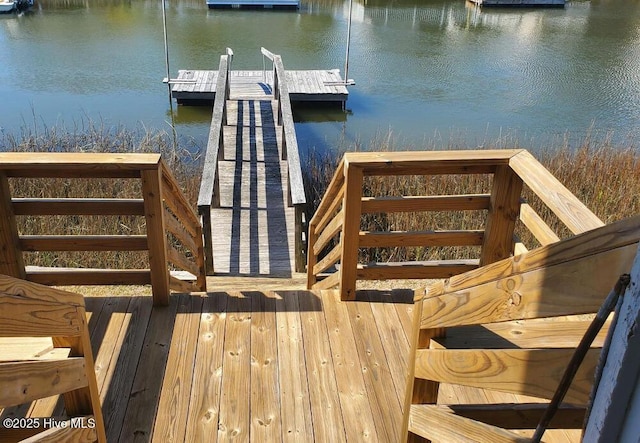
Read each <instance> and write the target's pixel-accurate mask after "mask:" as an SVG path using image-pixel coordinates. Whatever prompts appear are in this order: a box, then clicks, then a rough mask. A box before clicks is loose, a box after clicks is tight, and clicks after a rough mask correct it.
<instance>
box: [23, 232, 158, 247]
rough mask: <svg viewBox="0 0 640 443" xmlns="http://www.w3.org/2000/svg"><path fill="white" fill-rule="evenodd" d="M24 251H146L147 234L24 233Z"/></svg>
mask: <svg viewBox="0 0 640 443" xmlns="http://www.w3.org/2000/svg"><path fill="white" fill-rule="evenodd" d="M20 248H21V249H22V250H23V251H146V250H147V249H148V245H147V236H146V235H22V236H20Z"/></svg>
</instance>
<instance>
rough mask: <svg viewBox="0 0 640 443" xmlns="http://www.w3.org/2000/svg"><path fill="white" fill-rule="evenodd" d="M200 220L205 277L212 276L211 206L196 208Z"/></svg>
mask: <svg viewBox="0 0 640 443" xmlns="http://www.w3.org/2000/svg"><path fill="white" fill-rule="evenodd" d="M198 210H199V211H200V217H201V219H202V233H203V235H202V237H203V238H204V242H203V243H204V267H205V270H206V274H207V275H213V274H214V272H215V271H214V267H213V239H212V236H211V233H212V231H211V206H201V207H199V208H198Z"/></svg>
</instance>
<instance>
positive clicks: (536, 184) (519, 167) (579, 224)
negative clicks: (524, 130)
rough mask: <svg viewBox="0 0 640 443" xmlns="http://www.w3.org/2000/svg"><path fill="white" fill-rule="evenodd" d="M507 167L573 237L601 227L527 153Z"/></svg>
mask: <svg viewBox="0 0 640 443" xmlns="http://www.w3.org/2000/svg"><path fill="white" fill-rule="evenodd" d="M509 167H510V168H511V169H513V171H514V172H515V173H516V174H518V176H520V178H521V179H522V180H523V181H524V183H526V185H527V186H528V187H529V189H531V190H532V191H533V193H534V194H536V195H537V196H538V197H540V199H541V200H542V201H543V202H544V204H545V205H547V207H548V208H549V209H551V211H552V212H553V213H554V214H556V215H557V216H558V218H559V219H560V221H562V223H564V224H565V225H566V226H567V227H568V228H569V230H570V231H571V232H573V233H574V234H579V233H581V232H585V231H589V230H591V229H596V228H599V227H601V226H604V223H603V222H602V220H600V219H599V218H598V217H597V216H596V215H595V214H593V212H591V211H590V210H589V208H587V207H586V206H585V205H584V203H582V202H581V201H580V200H578V198H577V197H576V196H575V195H573V194H572V193H571V192H570V191H569V190H568V189H567V188H566V187H565V186H564V185H563V184H562V183H560V181H558V179H557V178H555V177H554V176H553V175H552V174H551V173H550V172H549V171H548V170H547V169H546V168H545V167H544V166H542V165H541V164H540V163H539V162H538V161H537V160H536V159H535V158H534V157H533V156H532V155H531V154H530V153H528V152H527V151H522V152H520V153H518V154H517V155H514V156H513V157H512V158H511V159H510V160H509Z"/></svg>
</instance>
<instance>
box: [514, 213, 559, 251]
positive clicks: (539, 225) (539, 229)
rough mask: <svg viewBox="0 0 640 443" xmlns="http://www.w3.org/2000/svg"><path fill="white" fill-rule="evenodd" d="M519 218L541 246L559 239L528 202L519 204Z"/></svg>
mask: <svg viewBox="0 0 640 443" xmlns="http://www.w3.org/2000/svg"><path fill="white" fill-rule="evenodd" d="M520 220H522V223H524V225H525V226H526V227H527V229H528V230H529V231H531V234H533V236H534V237H535V238H536V240H538V241H539V242H540V244H541V245H542V246H546V245H549V244H551V243H555V242H557V241H560V237H558V235H557V234H556V233H555V232H554V231H553V229H551V228H550V227H549V225H547V224H546V223H545V221H544V220H543V219H542V217H540V216H539V215H538V213H537V212H536V211H534V210H533V208H532V207H531V205H529V204H528V203H523V204H521V205H520Z"/></svg>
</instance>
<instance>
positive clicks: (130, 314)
mask: <svg viewBox="0 0 640 443" xmlns="http://www.w3.org/2000/svg"><path fill="white" fill-rule="evenodd" d="M90 300H91V299H90ZM151 308H152V303H151V300H150V299H149V298H148V297H133V298H132V299H131V300H130V301H129V304H128V305H127V308H126V315H125V317H124V319H123V321H122V325H121V327H120V328H119V336H118V337H117V339H116V343H118V346H117V348H114V354H113V357H112V358H111V359H110V362H109V368H108V372H107V373H108V377H109V383H108V389H105V387H106V386H105V385H103V389H102V391H101V394H102V396H101V397H102V411H103V414H104V422H105V429H106V435H107V441H115V440H117V439H118V437H119V434H120V430H121V429H122V427H123V425H124V421H125V413H126V410H127V402H128V401H129V395H130V394H131V393H132V386H133V383H134V379H135V375H136V369H137V368H138V362H139V359H140V357H141V355H142V352H143V343H144V339H145V334H146V332H147V325H148V324H149V318H150V315H151ZM116 309H117V308H116ZM112 315H113V314H111V315H109V316H105V318H102V317H101V320H102V321H107V323H108V324H109V327H114V326H115V325H114V324H113V323H115V318H113V322H111V321H110V320H111V318H112V317H111V316H112ZM106 327H107V325H106V324H105V328H106ZM98 335H99V334H98ZM100 338H101V337H99V336H97V337H93V341H94V343H99V344H101V343H102V341H100ZM100 349H101V351H100V353H96V354H95V355H97V356H98V357H99V356H101V354H102V353H103V352H104V353H106V352H107V351H106V349H104V348H102V347H101V348H100Z"/></svg>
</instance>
